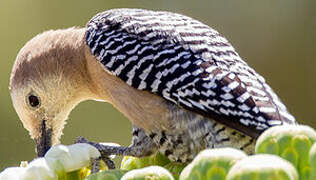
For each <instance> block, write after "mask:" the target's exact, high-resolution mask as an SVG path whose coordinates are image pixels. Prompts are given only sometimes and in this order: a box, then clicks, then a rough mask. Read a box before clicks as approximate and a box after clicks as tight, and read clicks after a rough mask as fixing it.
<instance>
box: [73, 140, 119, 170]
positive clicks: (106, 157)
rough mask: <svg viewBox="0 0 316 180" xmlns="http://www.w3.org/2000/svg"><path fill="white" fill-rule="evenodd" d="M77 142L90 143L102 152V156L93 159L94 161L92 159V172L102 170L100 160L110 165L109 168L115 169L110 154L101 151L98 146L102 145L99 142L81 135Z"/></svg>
mask: <svg viewBox="0 0 316 180" xmlns="http://www.w3.org/2000/svg"><path fill="white" fill-rule="evenodd" d="M75 143H87V144H90V145H92V146H94V147H95V148H96V149H97V150H98V151H99V152H100V153H101V157H100V158H97V159H92V161H91V166H92V169H91V172H92V173H96V172H98V171H99V170H100V160H102V161H103V162H104V163H105V164H106V165H107V166H108V168H109V169H115V164H114V162H113V161H112V160H111V159H110V158H109V155H105V154H104V152H101V151H100V149H99V148H98V147H100V145H99V144H98V143H94V142H90V141H88V140H87V139H85V138H84V137H82V136H79V137H78V138H77V139H76V141H75Z"/></svg>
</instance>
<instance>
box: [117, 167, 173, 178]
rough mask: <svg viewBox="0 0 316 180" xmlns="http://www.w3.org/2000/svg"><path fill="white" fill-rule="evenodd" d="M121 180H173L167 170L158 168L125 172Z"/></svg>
mask: <svg viewBox="0 0 316 180" xmlns="http://www.w3.org/2000/svg"><path fill="white" fill-rule="evenodd" d="M122 180H174V178H173V176H172V175H171V174H170V172H169V171H168V170H166V169H165V168H163V167H160V166H149V167H146V168H142V169H135V170H132V171H129V172H127V173H126V174H125V175H124V176H123V177H122Z"/></svg>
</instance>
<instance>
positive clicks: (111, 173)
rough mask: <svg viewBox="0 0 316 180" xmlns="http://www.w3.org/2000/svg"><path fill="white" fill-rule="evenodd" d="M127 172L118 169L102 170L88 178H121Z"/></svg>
mask: <svg viewBox="0 0 316 180" xmlns="http://www.w3.org/2000/svg"><path fill="white" fill-rule="evenodd" d="M125 173H126V171H122V170H117V169H115V170H108V171H101V172H98V173H95V174H92V175H90V176H88V177H87V178H86V180H120V179H121V178H122V176H123V175H124V174H125Z"/></svg>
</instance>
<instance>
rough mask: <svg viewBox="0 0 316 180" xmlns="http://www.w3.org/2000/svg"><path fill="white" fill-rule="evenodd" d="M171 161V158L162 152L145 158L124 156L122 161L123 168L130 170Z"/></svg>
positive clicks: (162, 164) (161, 164)
mask: <svg viewBox="0 0 316 180" xmlns="http://www.w3.org/2000/svg"><path fill="white" fill-rule="evenodd" d="M169 162H170V160H169V159H168V158H167V157H165V156H164V155H162V154H160V153H156V154H153V155H151V156H147V157H143V158H137V157H133V156H124V157H123V159H122V162H121V169H122V170H128V171H129V170H132V169H139V168H144V167H147V166H152V165H158V166H164V165H166V164H168V163H169Z"/></svg>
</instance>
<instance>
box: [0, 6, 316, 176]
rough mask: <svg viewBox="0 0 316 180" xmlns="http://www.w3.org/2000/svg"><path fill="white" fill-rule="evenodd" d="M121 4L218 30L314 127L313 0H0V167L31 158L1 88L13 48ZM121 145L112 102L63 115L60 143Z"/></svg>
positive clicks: (123, 123)
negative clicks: (79, 138)
mask: <svg viewBox="0 0 316 180" xmlns="http://www.w3.org/2000/svg"><path fill="white" fill-rule="evenodd" d="M120 7H130V8H146V9H153V10H168V11H173V12H178V13H182V14H185V15H188V16H191V17H194V18H196V19H198V20H200V21H202V22H204V23H206V24H208V25H210V26H211V27H213V28H215V29H217V30H218V31H219V32H221V33H222V34H223V35H224V36H226V37H227V39H228V40H230V42H231V43H232V44H233V45H234V47H235V48H236V50H237V51H238V52H239V54H240V55H241V57H243V59H244V60H246V61H247V62H248V64H249V65H251V66H252V67H253V68H254V69H255V70H256V71H257V72H259V73H260V74H261V75H263V76H264V77H265V78H266V80H267V81H268V83H269V84H270V85H271V86H272V87H273V89H274V90H275V91H276V92H277V94H278V95H279V96H280V97H281V99H282V100H283V102H284V103H285V104H286V105H287V107H288V109H289V110H290V111H291V112H292V113H293V115H295V116H296V118H297V120H298V121H299V122H300V123H304V124H308V125H311V126H313V127H316V109H315V107H316V79H315V77H316V69H315V66H316V1H315V0H301V1H298V0H278V1H275V0H264V1H251V0H196V1H193V0H112V1H110V0H54V1H43V0H27V1H26V0H1V1H0V22H1V24H0V27H1V28H0V170H2V169H3V168H5V167H8V166H16V165H19V163H20V161H21V160H28V161H29V160H32V159H33V158H34V157H35V152H34V142H33V141H32V140H31V139H30V138H29V135H28V132H27V131H26V130H25V129H24V128H23V126H22V123H21V122H20V121H19V119H18V116H17V115H16V113H15V111H14V109H13V106H12V103H11V98H10V95H9V91H8V84H9V77H10V73H11V67H12V65H13V62H14V60H15V57H16V54H17V53H18V51H19V49H20V48H21V47H22V46H23V45H24V44H25V43H26V42H27V41H28V40H29V39H31V38H32V37H33V36H35V35H36V34H38V33H41V32H43V31H46V30H49V29H61V28H67V27H71V26H81V27H83V26H84V25H85V24H86V22H87V21H88V20H89V19H90V18H91V17H92V16H93V15H95V14H96V13H98V12H101V11H104V10H107V9H111V8H120ZM80 135H81V136H84V137H86V138H88V139H90V140H94V141H104V142H117V143H120V144H121V145H128V144H129V143H130V138H131V125H130V123H129V121H128V120H127V119H126V118H125V117H124V116H123V115H122V114H120V113H119V112H118V111H117V110H115V109H114V108H113V107H112V106H111V105H109V104H106V103H100V102H92V101H87V102H83V103H81V104H80V105H79V106H78V107H77V108H76V109H75V110H74V111H73V112H72V113H71V115H70V118H69V120H68V123H67V125H66V127H65V129H64V135H63V137H62V143H64V144H71V143H72V142H73V141H74V140H75V138H76V137H77V136H80Z"/></svg>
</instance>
